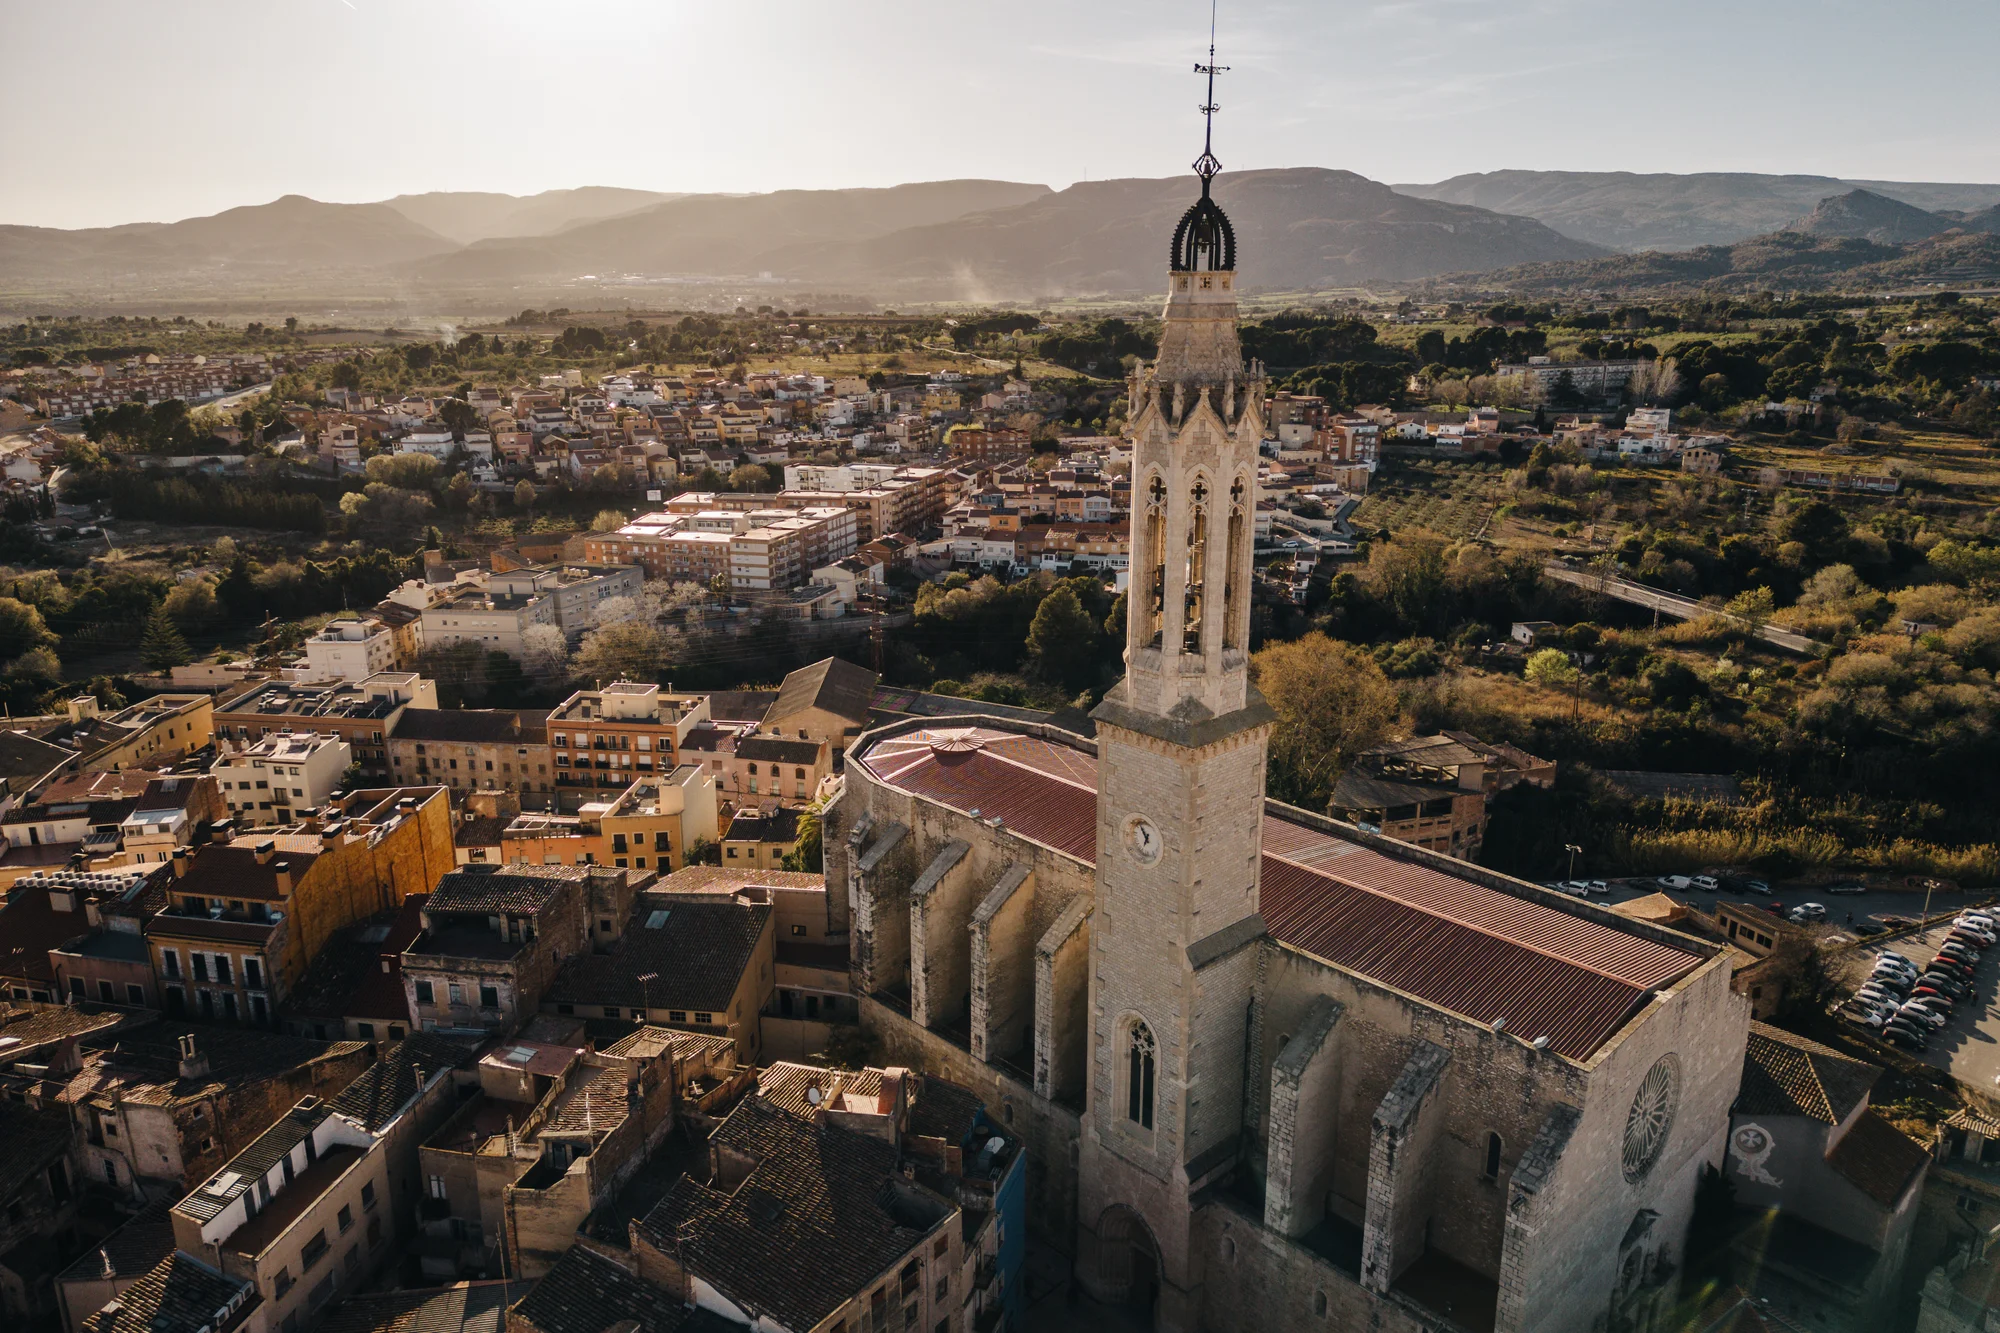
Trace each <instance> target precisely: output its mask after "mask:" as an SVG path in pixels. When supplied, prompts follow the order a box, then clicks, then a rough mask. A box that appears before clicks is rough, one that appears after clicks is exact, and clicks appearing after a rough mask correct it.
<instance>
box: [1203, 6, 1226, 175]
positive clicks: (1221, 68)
mask: <svg viewBox="0 0 2000 1333" xmlns="http://www.w3.org/2000/svg"><path fill="white" fill-rule="evenodd" d="M1215 6H1216V0H1208V63H1207V64H1206V65H1204V64H1202V63H1201V62H1200V61H1196V62H1195V67H1194V72H1195V73H1197V74H1205V75H1207V76H1208V97H1207V99H1206V100H1205V101H1204V102H1203V103H1202V104H1201V106H1200V108H1199V110H1200V111H1201V116H1202V136H1201V156H1200V157H1198V158H1196V159H1195V160H1194V174H1195V175H1197V176H1199V177H1201V196H1202V198H1204V199H1206V198H1207V197H1208V183H1209V182H1210V181H1212V180H1214V179H1215V177H1216V174H1217V173H1218V172H1220V171H1221V170H1222V163H1221V162H1219V161H1217V160H1216V156H1215V113H1216V112H1218V111H1220V110H1221V109H1222V108H1221V107H1220V106H1218V105H1216V101H1215V76H1216V75H1218V74H1224V73H1227V72H1228V70H1229V66H1227V65H1218V64H1216V63H1215Z"/></svg>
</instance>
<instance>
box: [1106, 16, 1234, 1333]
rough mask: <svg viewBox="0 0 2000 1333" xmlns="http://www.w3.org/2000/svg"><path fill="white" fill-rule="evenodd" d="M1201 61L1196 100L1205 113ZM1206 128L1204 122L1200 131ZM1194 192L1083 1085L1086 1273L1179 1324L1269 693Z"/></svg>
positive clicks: (1229, 1037) (1221, 1157) (1214, 165)
mask: <svg viewBox="0 0 2000 1333" xmlns="http://www.w3.org/2000/svg"><path fill="white" fill-rule="evenodd" d="M1214 59H1215V53H1214V48H1213V46H1211V47H1210V50H1209V64H1207V65H1197V66H1196V71H1197V72H1198V73H1203V74H1206V75H1207V76H1208V85H1209V98H1208V103H1207V104H1206V105H1204V106H1203V108H1202V111H1203V114H1204V115H1205V116H1207V117H1209V119H1210V124H1211V126H1212V124H1213V113H1214V111H1215V109H1216V108H1215V105H1214V101H1215V98H1214V89H1215V74H1216V73H1217V72H1218V70H1219V68H1220V67H1218V66H1216V65H1215V63H1214ZM1211 134H1212V131H1211ZM1211 144H1212V138H1211V139H1210V141H1209V142H1208V143H1205V144H1204V146H1203V150H1202V154H1201V157H1200V158H1199V159H1197V160H1196V162H1195V172H1196V174H1197V176H1198V177H1199V178H1200V181H1201V197H1200V198H1199V199H1198V200H1196V201H1195V203H1194V205H1193V206H1192V207H1190V208H1189V209H1188V211H1187V213H1186V214H1185V215H1184V216H1183V217H1182V218H1181V221H1180V225H1179V226H1178V227H1176V228H1175V229H1174V235H1173V241H1172V247H1171V250H1170V252H1169V263H1168V284H1169V285H1168V294H1167V304H1166V310H1165V313H1164V316H1163V318H1164V321H1165V323H1164V327H1163V329H1162V330H1161V333H1160V350H1159V356H1158V358H1157V359H1156V360H1155V361H1154V362H1153V363H1152V365H1150V366H1146V367H1142V368H1140V369H1139V370H1138V371H1137V372H1136V373H1134V374H1133V376H1132V378H1131V383H1130V401H1131V404H1132V407H1131V416H1130V421H1131V433H1132V438H1133V442H1134V446H1135V448H1134V456H1133V463H1132V531H1131V584H1130V587H1129V589H1128V591H1127V593H1126V615H1125V620H1126V645H1125V679H1124V681H1123V682H1122V683H1120V684H1119V685H1117V686H1116V687H1114V688H1113V689H1112V691H1111V692H1110V693H1109V694H1108V695H1106V696H1105V699H1104V702H1103V703H1102V704H1101V705H1100V706H1099V707H1098V709H1097V710H1096V712H1095V713H1094V714H1092V716H1093V717H1094V718H1095V719H1096V720H1097V724H1098V727H1097V743H1098V796H1097V884H1096V891H1097V896H1096V903H1095V913H1094V915H1093V917H1092V920H1091V926H1090V931H1091V973H1090V1022H1091V1035H1090V1062H1089V1070H1088V1074H1089V1086H1088V1091H1087V1097H1088V1104H1087V1105H1086V1107H1085V1111H1084V1115H1083V1119H1082V1134H1081V1137H1082V1143H1081V1146H1080V1149H1079V1158H1078V1167H1079V1187H1080V1199H1079V1209H1078V1218H1079V1226H1080V1230H1081V1233H1082V1234H1081V1235H1080V1236H1079V1238H1078V1241H1079V1244H1078V1259H1077V1276H1078V1279H1079V1280H1080V1281H1081V1282H1082V1283H1083V1285H1084V1286H1085V1287H1086V1288H1087V1289H1089V1290H1091V1291H1092V1292H1093V1293H1094V1294H1095V1295H1096V1296H1098V1297H1099V1298H1100V1299H1104V1300H1113V1301H1117V1300H1122V1301H1125V1302H1127V1303H1129V1304H1131V1305H1134V1306H1138V1307H1141V1308H1143V1309H1146V1310H1149V1311H1151V1313H1152V1315H1153V1319H1154V1324H1155V1327H1157V1328H1159V1329H1163V1330H1178V1329H1187V1328H1192V1327H1194V1325H1195V1324H1196V1322H1197V1321H1198V1319H1199V1315H1200V1290H1201V1285H1202V1273H1201V1261H1200V1257H1199V1256H1198V1255H1197V1254H1195V1253H1193V1251H1192V1248H1191V1245H1190V1236H1189V1227H1190V1220H1191V1209H1190V1207H1189V1196H1190V1195H1191V1194H1192V1193H1193V1192H1194V1191H1195V1190H1197V1189H1199V1188H1200V1187H1201V1186H1202V1185H1203V1184H1204V1183H1206V1182H1207V1181H1210V1180H1212V1179H1214V1178H1215V1177H1217V1176H1218V1175H1219V1174H1221V1173H1222V1172H1224V1171H1226V1170H1227V1169H1229V1168H1230V1167H1231V1166H1233V1165H1234V1163H1235V1160H1236V1154H1237V1144H1238V1137H1239V1135H1240V1132H1241V1129H1242V1106H1243V1086H1244V1074H1245V1070H1244V1060H1245V1046H1246V1035H1247V1023H1248V1016H1249V1008H1250V1000H1251V991H1252V986H1253V981H1254V974H1253V967H1254V959H1255V949H1254V947H1253V946H1254V944H1255V942H1256V940H1257V939H1258V938H1259V937H1260V936H1261V935H1262V934H1263V933H1264V923H1263V919H1262V918H1261V917H1260V916H1259V915H1258V913H1257V874H1258V864H1259V860H1260V855H1261V850H1262V819H1263V801H1264V759H1265V750H1266V745H1267V742H1268V739H1269V735H1270V724H1271V711H1270V709H1269V707H1268V706H1267V705H1266V704H1265V703H1264V701H1263V699H1262V698H1261V697H1260V696H1259V695H1258V693H1257V691H1256V689H1255V688H1254V687H1253V686H1252V685H1251V684H1250V678H1249V661H1248V639H1249V632H1250V576H1251V542H1252V527H1253V525H1254V519H1255V510H1256V502H1257V446H1258V441H1259V440H1260V439H1261V438H1262V436H1263V431H1264V382H1263V374H1262V371H1261V368H1259V367H1256V366H1249V367H1246V366H1245V365H1244V363H1243V350H1242V346H1241V344H1240V343H1239V341H1238V339H1237V334H1236V291H1235V284H1236V235H1235V231H1234V229H1233V228H1232V227H1231V226H1230V223H1229V219H1228V217H1227V216H1226V215H1225V214H1224V213H1223V211H1222V209H1221V207H1220V206H1218V205H1217V204H1216V202H1215V200H1214V199H1213V198H1212V197H1211V190H1210V187H1211V184H1212V182H1213V180H1214V178H1215V175H1216V173H1218V172H1219V171H1220V170H1221V169H1222V164H1221V163H1220V162H1218V161H1216V159H1215V156H1214V154H1213V152H1212V151H1210V145H1211Z"/></svg>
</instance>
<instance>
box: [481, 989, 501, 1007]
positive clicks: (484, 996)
mask: <svg viewBox="0 0 2000 1333" xmlns="http://www.w3.org/2000/svg"><path fill="white" fill-rule="evenodd" d="M479 1007H480V1008H481V1009H498V1008H499V1007H500V988H499V987H498V986H481V987H480V988H479Z"/></svg>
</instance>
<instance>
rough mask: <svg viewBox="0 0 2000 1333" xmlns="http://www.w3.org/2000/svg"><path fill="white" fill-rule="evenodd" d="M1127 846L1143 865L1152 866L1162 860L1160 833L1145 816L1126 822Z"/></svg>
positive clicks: (1134, 857) (1138, 816) (1136, 816)
mask: <svg viewBox="0 0 2000 1333" xmlns="http://www.w3.org/2000/svg"><path fill="white" fill-rule="evenodd" d="M1125 845H1126V847H1128V848H1130V849H1131V852H1132V857H1133V859H1134V860H1136V861H1138V862H1139V864H1141V865H1151V864H1153V862H1155V861H1157V860H1159V859H1160V849H1161V845H1162V844H1161V842H1160V831H1159V830H1158V829H1156V828H1154V827H1153V824H1152V821H1151V820H1149V819H1147V818H1145V816H1143V815H1135V816H1134V817H1133V818H1131V819H1128V820H1126V821H1125Z"/></svg>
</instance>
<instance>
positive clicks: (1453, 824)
mask: <svg viewBox="0 0 2000 1333" xmlns="http://www.w3.org/2000/svg"><path fill="white" fill-rule="evenodd" d="M1555 780H1556V766H1555V765H1554V764H1553V763H1550V762H1549V761H1548V760H1545V759H1538V758H1536V757H1535V756H1534V755H1531V754H1529V753H1528V752H1527V751H1525V750H1522V749H1520V748H1519V747H1517V746H1511V745H1500V746H1495V745H1488V744H1486V743H1485V742H1484V741H1481V740H1478V739H1476V738H1475V737H1473V736H1470V735H1468V734H1466V733H1465V732H1462V731H1447V732H1440V733H1438V734H1437V735H1435V736H1416V737H1412V738H1410V739H1409V740H1402V741H1392V742H1390V743H1388V744H1386V745H1378V746H1375V747H1373V748H1372V749H1368V750H1364V751H1362V752H1361V753H1360V754H1358V755H1356V756H1355V758H1354V763H1353V765H1352V766H1351V767H1350V768H1349V769H1348V770H1347V771H1346V772H1344V773H1342V774H1341V775H1340V778H1339V780H1338V781H1336V782H1335V784H1334V789H1333V796H1332V799H1331V801H1330V802H1329V804H1328V806H1327V808H1328V809H1329V810H1331V811H1332V812H1333V813H1335V814H1336V815H1338V816H1340V817H1341V818H1342V819H1345V820H1347V821H1349V822H1350V823H1354V824H1357V825H1363V826H1366V827H1368V828H1370V829H1373V830H1374V831H1375V832H1378V833H1380V834H1382V835H1383V836H1384V837H1389V838H1395V839H1397V840H1398V841H1401V842H1409V843H1415V844H1416V845H1417V846H1419V847H1427V848H1429V849H1430V850H1432V851H1434V852H1445V853H1447V854H1449V855H1451V856H1458V857H1463V858H1465V859H1467V860H1470V859H1472V858H1474V857H1476V856H1478V855H1479V849H1480V847H1481V845H1482V844H1483V843H1484V842H1485V839H1486V802H1487V798H1488V797H1489V796H1491V795H1493V794H1494V793H1497V792H1502V791H1506V790H1507V789H1509V788H1511V787H1513V786H1516V785H1518V784H1519V783H1522V782H1528V783H1531V784H1532V785H1534V786H1538V787H1553V786H1554V785H1555Z"/></svg>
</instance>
